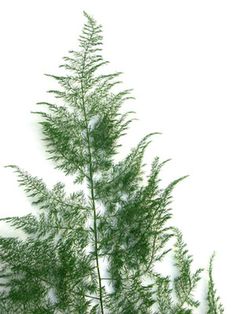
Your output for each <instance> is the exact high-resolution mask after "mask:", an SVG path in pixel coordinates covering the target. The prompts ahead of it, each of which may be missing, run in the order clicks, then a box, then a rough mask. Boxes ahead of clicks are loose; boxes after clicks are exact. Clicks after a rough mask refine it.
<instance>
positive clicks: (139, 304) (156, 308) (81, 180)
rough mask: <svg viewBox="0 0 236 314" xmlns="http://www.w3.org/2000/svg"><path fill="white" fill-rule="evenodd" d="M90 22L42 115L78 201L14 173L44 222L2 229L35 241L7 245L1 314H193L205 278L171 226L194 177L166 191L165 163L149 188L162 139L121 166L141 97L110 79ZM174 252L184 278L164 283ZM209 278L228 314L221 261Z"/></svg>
mask: <svg viewBox="0 0 236 314" xmlns="http://www.w3.org/2000/svg"><path fill="white" fill-rule="evenodd" d="M84 15H85V17H86V23H85V25H84V28H83V31H82V35H81V36H80V39H79V43H80V49H79V51H70V52H69V55H68V56H67V57H65V58H64V64H63V65H62V66H61V67H62V68H63V69H64V70H63V71H65V73H66V74H65V75H62V76H60V75H48V76H50V77H52V78H53V79H55V80H56V81H57V82H58V84H59V88H58V90H50V91H49V92H50V93H52V94H54V96H55V99H56V100H57V99H58V102H59V104H57V105H56V104H52V103H48V102H41V103H39V105H43V106H45V107H44V108H46V109H44V110H42V111H40V110H39V111H36V112H34V113H35V114H37V115H39V117H40V122H39V123H40V124H41V127H42V132H43V140H44V141H45V143H46V148H47V152H48V154H49V158H50V159H52V160H53V161H54V162H55V165H56V168H58V169H60V170H62V171H63V172H64V173H65V174H66V175H71V176H73V178H74V182H75V185H76V186H77V192H74V193H71V194H68V193H66V192H65V186H64V184H63V183H61V182H59V183H57V184H55V186H54V187H53V188H52V189H49V188H48V187H47V186H46V184H45V183H44V182H43V180H42V179H39V178H37V177H34V176H31V175H30V174H29V173H27V172H26V171H23V170H22V169H21V168H19V167H17V166H15V165H11V166H9V167H11V168H12V169H13V170H14V171H15V172H16V174H17V177H18V182H19V184H20V186H22V188H23V189H24V191H25V193H26V194H27V196H28V197H29V199H30V200H31V203H32V205H33V206H35V207H37V213H36V214H33V213H32V214H28V215H25V216H23V217H6V218H3V219H2V220H3V221H5V222H6V223H8V224H9V225H10V226H12V227H13V228H16V229H20V230H22V231H23V232H24V233H25V238H24V239H20V238H16V237H8V238H6V237H1V238H0V265H1V269H0V285H1V292H0V312H1V313H3V314H4V313H7V314H13V313H20V314H29V313H35V314H40V313H55V314H59V313H63V314H64V313H65V314H66V313H81V314H85V313H91V314H93V313H94V314H98V313H101V314H104V313H112V314H119V313H122V314H137V313H140V314H142V313H143V314H149V313H150V314H151V313H159V314H184V313H185V314H187V313H193V311H194V310H195V309H196V308H198V306H199V303H200V302H199V301H198V300H196V298H195V296H194V291H195V288H196V286H197V284H198V282H199V280H200V274H201V272H202V269H197V270H195V271H193V270H192V257H191V256H190V255H189V253H188V250H187V249H186V245H185V243H184V241H183V239H182V234H181V232H180V231H178V230H177V229H175V228H173V227H172V226H171V224H170V218H171V216H172V212H171V209H170V203H171V199H172V191H173V189H174V188H175V186H176V184H178V183H179V182H180V181H181V180H183V179H184V178H185V177H182V178H179V179H177V180H174V181H173V182H171V183H170V184H169V185H168V186H166V187H164V188H163V187H162V186H161V182H160V171H161V168H162V167H163V166H164V165H165V163H166V162H167V161H164V162H161V161H160V160H159V158H158V157H156V158H155V159H154V161H153V163H152V167H151V171H150V174H149V175H148V177H147V180H144V169H143V166H144V162H143V158H144V153H145V151H146V148H147V146H148V145H149V143H150V141H151V137H152V136H153V135H154V133H152V134H148V135H147V136H145V137H144V138H143V139H142V140H141V141H140V142H139V143H138V144H137V145H136V147H134V148H133V149H132V150H131V152H130V153H129V154H128V155H127V156H126V157H125V158H124V159H123V160H121V161H119V162H115V159H114V157H115V156H116V155H117V153H118V152H119V146H120V144H119V140H120V138H121V137H122V136H123V135H125V134H126V132H127V128H128V127H129V124H130V123H131V122H132V121H133V119H134V118H133V117H132V113H133V112H126V113H123V112H122V110H121V107H122V105H123V103H124V102H125V101H127V100H129V99H132V98H133V97H132V95H131V90H120V89H119V87H118V86H119V83H120V79H119V76H120V74H121V73H120V72H115V73H111V74H104V73H102V71H101V69H102V68H103V66H104V65H106V64H107V61H105V60H104V59H103V57H102V54H101V50H102V48H101V47H102V28H101V26H100V25H98V24H97V23H96V21H95V20H94V19H93V18H92V17H91V16H89V15H87V14H86V13H84ZM117 90H118V91H117ZM59 100H60V101H59ZM85 183H86V184H87V188H83V187H84V186H85ZM171 239H176V244H175V245H174V247H173V248H172V245H171V241H170V240H171ZM171 252H173V260H174V269H175V271H176V274H175V276H172V275H171V274H170V275H168V276H164V275H163V274H160V273H158V272H157V271H156V265H158V264H159V263H163V262H164V261H163V260H164V258H165V257H166V255H167V254H171ZM209 275H210V277H209V291H208V296H207V297H206V298H207V300H208V303H209V310H208V313H209V314H213V313H214V314H216V313H217V314H220V313H223V308H222V306H221V305H219V304H218V298H217V297H216V296H215V288H214V283H213V279H212V260H211V263H210V271H209Z"/></svg>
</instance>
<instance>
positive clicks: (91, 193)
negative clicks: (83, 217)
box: [81, 34, 104, 314]
mask: <svg viewBox="0 0 236 314" xmlns="http://www.w3.org/2000/svg"><path fill="white" fill-rule="evenodd" d="M91 37H92V34H91ZM86 48H87V49H85V52H84V56H83V65H82V71H81V74H82V75H81V101H82V110H83V114H84V120H85V128H86V140H87V144H88V158H89V175H88V181H89V185H90V198H91V202H92V209H93V232H94V250H95V251H94V253H95V259H96V269H97V276H98V285H99V298H98V299H99V301H100V308H101V313H102V314H104V308H103V294H102V280H101V273H100V266H99V254H98V230H97V211H96V205H95V194H94V181H93V167H92V152H91V143H90V135H89V127H88V118H87V112H86V108H85V97H84V86H83V79H84V77H83V74H84V67H85V61H86V56H87V50H88V47H86Z"/></svg>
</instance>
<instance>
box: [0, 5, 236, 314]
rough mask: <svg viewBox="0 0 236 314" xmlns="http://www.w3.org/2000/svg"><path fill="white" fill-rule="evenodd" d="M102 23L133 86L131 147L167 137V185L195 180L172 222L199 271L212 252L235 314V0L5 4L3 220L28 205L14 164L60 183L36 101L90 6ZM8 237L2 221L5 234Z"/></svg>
mask: <svg viewBox="0 0 236 314" xmlns="http://www.w3.org/2000/svg"><path fill="white" fill-rule="evenodd" d="M83 10H86V11H87V12H88V13H89V14H92V15H93V16H94V17H95V18H96V19H97V20H98V21H99V22H100V23H101V24H102V25H103V27H104V36H105V38H104V55H105V57H106V58H107V59H108V60H110V61H111V66H110V69H112V70H113V69H114V70H118V71H123V72H124V75H123V80H124V83H125V87H127V88H130V87H131V88H133V89H134V95H135V96H136V101H135V102H133V104H132V105H133V109H134V110H136V112H137V116H138V118H139V121H138V122H135V125H134V126H133V127H132V128H131V130H130V132H129V136H128V137H127V139H126V142H125V146H127V147H128V146H130V144H131V143H132V145H133V144H134V143H135V142H137V141H138V139H139V138H140V137H141V136H143V135H144V134H146V133H147V132H149V131H154V130H156V131H160V132H162V133H163V134H162V135H161V136H158V137H157V138H156V139H155V140H154V142H153V144H152V146H151V148H150V149H149V150H148V154H147V156H146V158H147V159H146V160H147V162H149V161H150V160H151V159H152V158H153V157H154V156H155V155H156V154H158V155H159V156H160V157H161V158H162V159H166V158H172V161H171V162H170V163H169V164H168V165H167V166H166V168H165V169H164V170H163V172H162V177H163V182H164V183H168V182H169V181H170V180H172V179H175V178H177V177H179V176H182V175H185V174H189V175H190V177H189V178H188V179H186V180H185V181H184V182H182V183H181V184H180V185H179V186H178V187H177V188H176V190H175V192H174V202H173V204H172V207H173V214H174V223H175V224H176V225H177V226H178V227H180V228H181V230H182V231H183V233H184V238H185V240H186V242H187V243H188V246H189V249H190V251H191V253H192V254H193V255H194V257H195V262H196V265H199V266H203V267H206V266H207V264H208V260H209V257H210V255H211V254H212V252H213V251H214V250H215V251H216V259H215V268H214V270H215V280H216V283H217V287H218V292H219V294H220V295H221V298H222V301H223V303H224V305H225V310H226V313H227V314H231V313H232V314H233V313H235V300H234V298H235V279H236V271H235V264H236V254H235V239H236V237H235V234H236V230H235V218H236V214H235V211H236V198H235V188H236V186H235V178H236V163H235V160H236V152H235V131H236V124H235V104H236V93H235V90H236V61H235V56H236V45H235V40H236V19H235V16H236V3H235V1H227V0H224V1H217V0H214V1H209V0H203V1H202V0H198V1H191V0H187V1H182V0H180V1H179V0H174V1H167V0H166V1H157V0H156V1H151V0H145V1H137V0H136V1H128V0H119V1H111V0H106V1H105V0H96V1H95V0H94V1H89V0H84V1H81V0H80V1H79V0H77V1H71V0H67V1H65V0H64V1H58V0H57V1H55V0H47V1H46V0H44V1H42V0H40V1H32V0H31V1H30V0H21V1H17V0H15V1H11V0H8V1H1V3H0V38H1V49H0V80H1V94H0V144H1V146H0V147H1V151H0V190H1V201H0V216H6V215H7V216H10V215H20V214H23V213H27V212H29V211H30V210H31V209H30V204H29V202H28V200H27V199H26V198H25V196H24V194H23V193H22V191H21V190H20V189H19V188H18V186H17V183H16V180H15V176H14V175H13V174H12V173H11V170H9V169H5V168H3V166H4V165H6V164H12V163H13V164H18V165H19V166H21V167H23V168H25V169H26V170H29V171H30V172H31V173H32V174H34V175H38V176H39V177H43V178H44V179H45V181H46V182H47V183H48V184H49V185H50V184H53V183H55V182H56V181H57V180H58V179H61V178H62V179H63V177H62V176H61V175H60V174H59V173H58V171H56V170H54V169H53V165H52V164H51V162H49V161H47V160H46V158H47V155H46V154H45V152H44V150H43V146H42V143H41V142H40V136H41V135H40V131H39V130H38V126H37V125H36V119H35V117H34V116H33V115H31V114H30V111H31V110H35V109H37V108H36V106H35V103H36V102H38V101H43V100H48V95H47V94H46V92H45V91H46V90H48V89H50V87H51V86H52V85H51V81H50V79H48V78H47V77H45V76H43V74H44V73H53V74H56V73H58V65H59V64H61V63H62V57H63V56H64V55H66V54H67V51H68V50H70V49H73V48H75V47H76V45H77V38H78V35H79V34H80V31H81V27H82V25H83V22H84V18H83V14H82V11H83ZM6 233H8V234H10V233H9V232H8V231H7V229H6V227H3V226H2V230H1V234H6Z"/></svg>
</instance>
